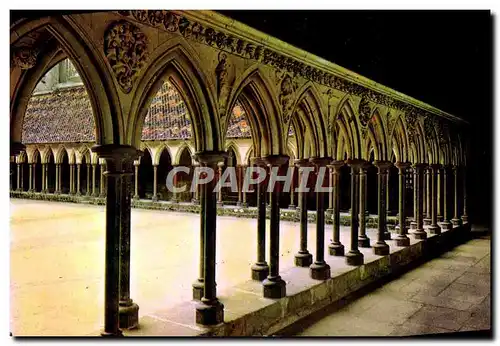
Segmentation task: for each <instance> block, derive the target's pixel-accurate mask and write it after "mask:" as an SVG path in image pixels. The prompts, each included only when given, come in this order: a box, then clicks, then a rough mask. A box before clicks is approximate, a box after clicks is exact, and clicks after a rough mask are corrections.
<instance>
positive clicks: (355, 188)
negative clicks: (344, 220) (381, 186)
mask: <svg viewBox="0 0 500 346" xmlns="http://www.w3.org/2000/svg"><path fill="white" fill-rule="evenodd" d="M346 163H347V164H348V165H349V166H350V167H351V249H350V250H349V252H348V253H347V254H346V255H345V259H346V263H347V264H348V265H356V266H357V265H361V264H363V262H364V256H363V254H362V253H361V252H360V251H359V249H358V230H359V219H358V213H359V210H358V209H359V170H360V168H361V166H362V165H364V164H365V161H364V160H359V159H349V160H347V161H346Z"/></svg>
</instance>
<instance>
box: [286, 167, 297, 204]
mask: <svg viewBox="0 0 500 346" xmlns="http://www.w3.org/2000/svg"><path fill="white" fill-rule="evenodd" d="M290 167H292V181H291V185H290V205H289V206H288V209H291V210H295V209H297V206H296V205H295V166H293V165H290Z"/></svg>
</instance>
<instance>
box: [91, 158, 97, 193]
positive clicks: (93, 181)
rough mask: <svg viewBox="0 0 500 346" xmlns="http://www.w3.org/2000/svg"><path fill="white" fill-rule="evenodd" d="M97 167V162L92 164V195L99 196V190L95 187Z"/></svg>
mask: <svg viewBox="0 0 500 346" xmlns="http://www.w3.org/2000/svg"><path fill="white" fill-rule="evenodd" d="M95 169H96V164H95V163H93V164H92V196H94V197H97V191H96V189H95Z"/></svg>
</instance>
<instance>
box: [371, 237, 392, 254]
mask: <svg viewBox="0 0 500 346" xmlns="http://www.w3.org/2000/svg"><path fill="white" fill-rule="evenodd" d="M373 253H374V254H375V255H377V256H387V255H388V254H389V245H388V244H387V243H386V242H385V241H381V242H376V243H375V244H373Z"/></svg>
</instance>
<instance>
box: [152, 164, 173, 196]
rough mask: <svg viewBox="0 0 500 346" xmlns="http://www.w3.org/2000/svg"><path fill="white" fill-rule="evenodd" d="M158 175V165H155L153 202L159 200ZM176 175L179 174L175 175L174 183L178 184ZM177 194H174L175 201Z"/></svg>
mask: <svg viewBox="0 0 500 346" xmlns="http://www.w3.org/2000/svg"><path fill="white" fill-rule="evenodd" d="M157 176H158V165H153V198H152V200H153V202H156V201H157V200H158V193H157V188H158V186H157V185H158V179H157ZM176 177H177V174H176V175H175V176H174V185H175V184H176V181H175V180H176ZM176 197H177V196H176V195H175V194H174V198H173V200H174V201H175V200H176Z"/></svg>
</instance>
